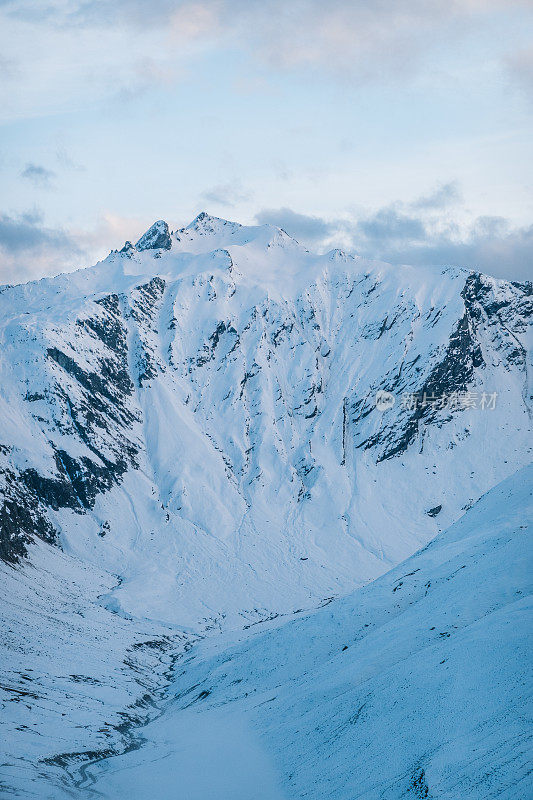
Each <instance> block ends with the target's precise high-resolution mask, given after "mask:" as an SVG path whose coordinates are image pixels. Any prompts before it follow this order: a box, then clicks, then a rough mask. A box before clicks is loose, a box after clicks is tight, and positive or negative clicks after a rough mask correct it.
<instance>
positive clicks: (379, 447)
mask: <svg viewBox="0 0 533 800" xmlns="http://www.w3.org/2000/svg"><path fill="white" fill-rule="evenodd" d="M530 316H531V284H525V283H524V284H518V283H511V282H506V281H501V280H495V279H493V278H490V277H487V276H484V275H481V274H479V273H477V272H474V271H468V270H464V269H459V268H452V267H450V268H446V269H436V268H412V267H392V266H390V265H387V264H384V263H381V262H371V261H367V260H364V259H361V258H359V257H357V256H351V255H348V254H345V253H342V252H340V251H333V252H330V253H327V254H326V255H316V254H313V253H310V252H308V251H307V250H306V249H305V248H303V247H302V246H300V245H299V244H298V243H297V242H296V241H295V240H294V239H291V238H290V237H289V236H288V235H287V234H286V233H285V232H284V231H282V230H280V229H277V228H274V227H272V226H268V225H264V226H257V227H245V226H240V225H238V224H236V223H231V222H228V221H225V220H220V219H217V218H214V217H209V216H208V215H206V214H201V215H199V216H198V217H197V218H196V219H195V220H194V221H193V222H192V223H191V224H190V225H189V226H187V227H185V228H180V229H178V230H176V231H170V230H169V228H168V226H167V224H166V223H164V222H158V223H156V224H155V225H154V226H153V227H152V228H151V229H150V230H149V231H147V233H146V234H145V235H144V236H143V237H141V239H140V240H139V241H138V242H137V244H136V245H131V244H130V243H126V245H125V246H124V248H122V249H121V250H120V251H114V252H113V253H111V254H110V255H109V256H108V257H107V258H106V259H105V260H104V261H102V262H100V263H99V264H97V265H96V266H94V267H91V268H88V269H84V270H79V271H78V272H74V273H70V274H66V275H60V276H58V277H56V278H49V279H43V280H41V281H37V282H32V283H27V284H24V285H18V286H4V287H0V337H1V343H2V350H1V356H0V370H1V379H2V380H1V384H0V411H1V415H0V493H1V498H0V500H1V503H2V505H1V508H0V526H1V527H0V556H1V557H2V559H3V562H2V563H1V564H0V568H1V572H2V586H3V587H4V596H5V601H4V604H3V609H2V615H1V616H2V636H1V641H0V648H1V650H0V655H1V664H2V693H1V701H2V705H3V708H2V717H3V724H4V737H3V739H4V743H5V754H4V755H3V757H2V762H3V766H2V768H1V783H0V787H1V789H2V791H3V792H5V795H6V796H16V797H24V798H26V797H27V798H33V797H35V798H63V797H74V798H81V797H90V796H101V797H108V798H116V797H128V796H129V797H132V798H133V797H138V798H148V797H150V798H156V800H158V799H159V798H162V799H163V798H167V797H178V798H180V799H181V798H183V799H184V800H186V799H188V798H190V800H193V798H194V799H196V798H202V799H203V798H209V797H216V798H227V800H230V798H231V800H237V799H238V798H243V800H244V799H245V798H246V799H247V798H250V800H252V798H255V797H257V798H264V799H265V800H274V799H275V798H286V799H287V800H289V798H296V797H309V798H325V797H331V798H336V799H337V798H338V800H343V799H344V798H346V799H347V800H348V798H350V800H351V799H352V798H356V797H360V798H385V800H388V798H391V800H395V798H402V797H406V798H409V797H413V798H416V797H421V798H422V797H428V798H430V797H431V798H446V799H447V800H448V799H449V800H452V798H456V797H472V798H480V799H481V798H485V797H508V798H514V797H526V796H527V794H528V789H529V791H531V785H529V787H528V784H527V776H526V755H527V749H526V748H527V741H526V732H527V726H528V718H527V710H528V709H527V675H526V672H527V657H526V651H525V646H526V638H527V626H526V620H527V602H528V587H527V566H528V552H530V550H529V551H528V548H527V544H526V543H527V530H526V528H527V524H528V521H529V519H530V511H531V509H530V505H528V498H529V493H530V487H531V472H530V471H528V470H527V469H523V468H524V466H525V465H527V464H529V462H530V461H531V438H530V420H531V395H532V375H533V372H532V367H531V363H530V348H529V340H528V323H529V318H530ZM380 392H386V393H389V394H387V395H385V402H384V403H379V402H378V403H377V404H376V397H377V396H378V394H379V393H380ZM502 482H503V483H502ZM495 487H496V488H495ZM479 498H481V500H480V499H479ZM435 537H436V538H435ZM430 542H431V543H430ZM428 543H430V544H428ZM421 548H422V549H421ZM417 551H418V552H417ZM414 553H417V555H415V556H413V554H414ZM410 557H412V558H410ZM405 559H410V560H408V561H407V562H405V563H403V564H401V562H404V560H405ZM399 564H401V565H400V566H399V567H398V566H397V565H399ZM529 567H531V563H530V562H529ZM391 569H392V572H391V571H390V570H391ZM380 576H383V577H380ZM529 724H530V723H529ZM180 776H181V777H180Z"/></svg>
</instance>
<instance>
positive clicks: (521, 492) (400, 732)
mask: <svg viewBox="0 0 533 800" xmlns="http://www.w3.org/2000/svg"><path fill="white" fill-rule="evenodd" d="M532 478H533V469H531V468H528V469H525V470H522V471H521V472H519V473H518V474H517V475H516V476H513V477H512V478H510V479H509V480H507V481H505V482H503V483H502V484H500V485H499V486H498V487H496V488H495V489H493V490H492V491H490V492H489V493H488V494H487V495H486V496H485V497H483V498H482V499H481V500H480V501H479V502H478V503H477V504H476V505H475V506H474V507H473V508H472V509H471V510H469V511H468V512H466V514H465V515H464V516H463V517H462V518H461V519H460V520H459V521H458V522H457V523H455V525H453V526H452V527H451V528H450V529H449V530H447V531H446V532H445V533H442V534H440V535H439V536H438V537H437V538H436V539H435V540H434V541H433V542H431V544H430V545H428V546H426V547H425V548H424V549H423V550H421V551H420V552H419V553H417V554H416V555H415V556H413V557H412V558H410V559H409V560H408V561H406V562H404V563H403V564H401V565H400V566H399V567H397V568H396V569H394V570H392V571H391V572H389V573H387V574H386V575H385V576H383V577H382V578H380V579H378V580H377V581H376V582H374V583H372V584H371V585H370V586H367V587H365V588H363V589H360V590H358V591H356V592H355V593H354V594H352V595H350V596H348V597H346V598H344V599H343V600H334V601H333V602H331V603H330V604H328V605H327V606H326V607H324V608H322V609H321V610H319V611H317V612H314V613H311V614H309V615H307V616H304V617H300V618H297V619H294V620H293V621H291V622H288V623H286V624H284V625H282V626H280V627H276V628H272V623H270V629H269V630H268V629H267V630H261V632H257V633H256V634H254V635H252V636H250V633H249V632H248V634H247V635H246V636H241V639H242V641H241V642H240V643H237V644H234V645H232V646H228V644H227V643H226V645H225V646H223V645H222V643H221V640H220V639H215V640H209V641H206V642H204V643H202V644H200V645H198V646H197V647H195V648H193V650H192V651H191V652H190V653H189V655H188V656H187V659H186V660H185V661H184V662H181V663H180V673H179V675H178V677H177V678H176V680H175V681H174V682H173V684H172V686H171V689H170V691H169V693H168V695H169V698H168V700H167V703H166V706H165V707H164V709H163V713H162V714H161V716H160V717H159V718H158V719H157V720H155V721H154V722H152V723H150V724H149V725H148V726H146V727H145V728H144V729H143V731H142V734H143V737H144V739H145V744H144V746H143V748H142V750H141V751H139V752H134V753H130V754H128V755H125V756H120V757H117V758H111V759H108V760H106V761H104V762H101V763H100V764H97V765H95V766H93V767H90V768H89V769H88V770H86V771H85V773H84V774H85V777H86V778H87V781H86V783H85V786H87V787H92V788H94V789H96V790H97V791H98V792H100V793H101V796H103V797H109V798H111V797H131V798H132V800H144V799H145V798H150V797H154V796H157V797H171V796H176V794H175V793H176V792H178V795H177V796H180V797H186V798H187V800H207V798H215V797H216V798H218V800H253V798H256V799H257V800H259V799H261V800H282V799H283V798H287V799H288V798H291V799H292V798H300V797H301V798H304V797H305V798H310V799H311V798H313V799H314V798H316V799H317V800H318V799H319V798H320V800H322V799H323V798H334V800H356V798H364V800H374V799H375V800H378V799H383V800H400V798H412V799H413V800H415V798H434V800H436V799H437V798H438V800H457V798H465V800H466V798H468V800H474V798H475V799H476V800H489V798H498V800H516V798H526V797H530V796H531V793H532V791H533V781H532V778H531V771H530V764H531V756H532V754H533V747H532V737H531V730H532V727H531V725H532V722H533V720H532V716H533V704H532V702H531V686H532V681H531V678H532V677H533V676H532V675H531V658H530V654H531V644H532V641H531V638H532V637H531V605H532V597H531V589H532V581H531V575H532V570H531V567H532V559H531V544H530V538H529V537H530V531H529V523H530V521H531V514H532V509H533V507H532V502H531V496H532V487H533V482H532ZM265 625H266V627H268V623H266V624H265ZM260 627H261V628H262V627H263V626H260Z"/></svg>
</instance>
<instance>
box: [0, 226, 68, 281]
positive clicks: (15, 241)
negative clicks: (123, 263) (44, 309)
mask: <svg viewBox="0 0 533 800" xmlns="http://www.w3.org/2000/svg"><path fill="white" fill-rule="evenodd" d="M81 253H82V251H81V250H80V248H79V246H78V245H77V243H76V241H75V240H74V238H73V237H72V236H70V235H69V234H68V233H66V232H65V231H62V230H60V229H57V228H48V227H46V226H45V225H44V224H43V220H42V215H41V214H40V213H39V212H38V211H30V212H26V213H24V214H20V215H16V216H12V215H9V214H0V282H1V283H6V282H10V283H12V282H18V281H23V280H30V279H31V278H35V277H40V276H41V275H44V274H49V273H50V272H51V271H52V270H51V265H53V270H55V271H56V272H59V271H60V270H61V269H63V268H66V267H68V266H72V264H73V263H74V261H75V260H76V259H78V258H79V257H80V255H81Z"/></svg>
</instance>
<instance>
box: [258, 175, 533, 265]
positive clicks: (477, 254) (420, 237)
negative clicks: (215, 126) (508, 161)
mask: <svg viewBox="0 0 533 800" xmlns="http://www.w3.org/2000/svg"><path fill="white" fill-rule="evenodd" d="M446 186H447V187H454V188H453V191H452V190H451V189H449V188H448V189H446V187H440V188H437V189H436V190H435V192H433V193H431V194H429V195H427V196H423V197H420V198H418V199H417V200H415V201H414V202H412V203H407V204H406V203H400V202H398V203H393V204H391V205H388V206H383V207H382V208H379V209H377V210H375V211H373V212H371V213H366V214H365V213H359V214H356V215H353V216H351V217H343V218H336V219H325V218H322V217H320V216H311V215H305V214H299V213H296V212H294V211H292V210H291V209H289V208H280V209H264V210H262V211H260V212H259V213H258V214H257V217H256V218H257V221H258V222H259V223H265V222H267V223H270V224H273V225H277V226H278V227H281V228H283V229H284V230H286V231H287V233H288V234H289V235H291V236H294V238H295V239H298V241H300V242H301V243H302V244H304V245H306V246H308V247H310V248H316V249H319V250H322V251H324V250H328V249H331V248H333V247H341V248H343V249H346V250H350V251H352V252H356V253H358V254H360V255H362V256H365V257H367V258H372V259H380V260H383V261H387V262H390V263H393V264H414V265H428V266H429V265H434V266H444V265H454V266H463V267H467V268H471V269H478V270H480V271H481V272H486V273H487V274H489V275H494V276H495V277H498V278H507V279H509V280H528V279H530V278H531V274H532V266H533V225H532V226H524V227H513V226H512V225H511V224H510V223H509V221H508V220H507V219H505V218H504V217H494V216H491V217H489V216H482V217H477V218H475V219H473V220H471V221H470V222H469V223H468V222H466V223H465V222H464V221H463V220H462V221H458V220H456V219H454V218H453V217H451V216H450V214H449V208H448V206H449V204H452V203H456V202H458V200H457V198H458V197H460V192H459V187H458V186H457V185H456V184H447V185H446ZM428 200H429V201H428ZM417 209H418V211H417Z"/></svg>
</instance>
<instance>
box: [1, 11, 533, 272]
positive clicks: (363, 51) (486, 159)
mask: <svg viewBox="0 0 533 800" xmlns="http://www.w3.org/2000/svg"><path fill="white" fill-rule="evenodd" d="M532 42H533V0H402V1H401V2H395V0H328V1H327V2H324V0H285V2H282V0H189V1H188V2H181V1H180V0H150V2H146V0H0V283H6V282H9V283H15V282H20V281H26V280H30V279H34V278H40V277H42V276H43V275H51V274H56V273H58V272H61V271H66V270H71V269H76V268H79V267H81V266H86V265H90V264H93V263H95V261H96V260H98V259H100V258H103V257H105V255H106V254H107V253H108V252H109V251H110V250H111V249H115V248H119V247H121V246H122V245H123V243H124V241H125V240H126V239H129V240H132V241H136V240H137V239H138V238H139V237H140V236H141V234H142V233H143V232H144V231H145V230H146V229H147V228H148V227H149V226H150V225H151V224H152V222H154V221H155V220H157V219H165V220H167V221H168V223H169V225H170V226H171V228H179V227H182V226H183V225H186V224H188V223H189V222H190V221H191V220H192V219H193V218H194V216H195V215H196V214H197V213H199V212H200V211H207V212H208V213H210V214H213V215H216V216H221V217H224V218H226V219H231V220H235V221H238V222H241V223H245V224H256V223H264V222H269V223H272V224H275V225H279V226H280V227H283V228H284V229H285V230H286V231H287V232H288V233H289V234H291V235H293V236H295V237H296V238H297V239H298V240H299V241H300V242H302V244H305V245H306V246H307V247H309V248H312V249H314V250H317V251H326V250H328V249H331V248H332V247H341V248H343V249H345V250H348V251H351V252H355V253H359V254H361V255H364V256H368V257H374V258H381V259H384V260H387V261H391V262H393V263H416V264H430V265H443V264H446V265H448V264H456V265H461V266H467V267H472V268H475V269H480V270H482V271H484V272H487V273H489V274H493V275H495V276H497V277H505V278H510V279H513V280H523V279H526V278H531V275H532V273H533V270H532V269H531V264H532V263H533V152H532V150H533V147H532V142H533V125H532V112H533V46H532Z"/></svg>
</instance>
